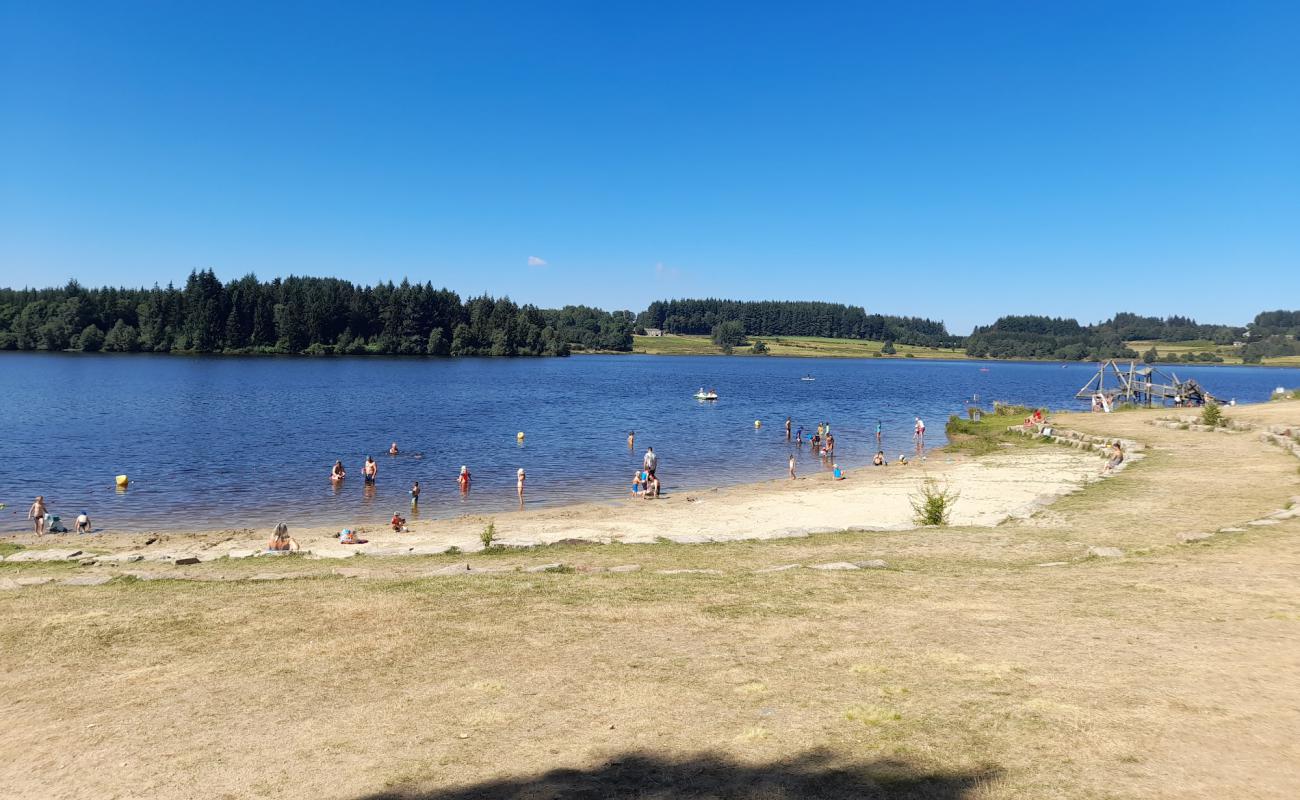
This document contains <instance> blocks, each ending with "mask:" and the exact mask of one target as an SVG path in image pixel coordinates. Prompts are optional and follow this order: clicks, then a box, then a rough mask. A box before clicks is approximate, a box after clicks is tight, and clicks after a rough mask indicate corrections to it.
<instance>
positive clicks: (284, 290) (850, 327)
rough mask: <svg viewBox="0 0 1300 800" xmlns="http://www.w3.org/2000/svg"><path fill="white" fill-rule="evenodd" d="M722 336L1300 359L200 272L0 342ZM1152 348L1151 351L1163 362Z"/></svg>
mask: <svg viewBox="0 0 1300 800" xmlns="http://www.w3.org/2000/svg"><path fill="white" fill-rule="evenodd" d="M647 328H657V329H660V330H662V331H664V332H666V333H678V334H698V335H709V336H712V337H713V340H714V342H715V343H716V344H718V345H719V346H720V347H722V348H723V350H724V351H728V352H729V351H731V350H732V349H733V348H734V347H737V346H739V345H740V344H741V343H743V342H744V341H745V339H746V337H762V336H767V337H771V336H825V337H832V338H843V339H870V340H875V341H884V342H886V345H887V349H886V350H885V351H884V352H886V353H888V352H890V351H892V350H893V344H895V343H897V344H909V345H918V346H928V347H942V348H962V347H964V348H965V350H966V353H967V354H968V355H970V356H972V357H976V358H1030V359H1056V360H1085V359H1086V360H1101V359H1107V358H1137V357H1139V356H1138V353H1136V352H1134V351H1133V350H1132V349H1130V348H1129V347H1128V346H1127V345H1126V344H1125V342H1128V341H1134V340H1142V341H1153V342H1160V341H1170V342H1172V341H1186V340H1208V341H1211V342H1214V343H1216V344H1224V345H1227V344H1233V343H1238V342H1241V343H1243V345H1242V347H1241V353H1242V357H1243V358H1244V359H1245V360H1246V361H1247V362H1258V361H1259V360H1261V359H1262V358H1268V357H1273V356H1283V355H1300V342H1297V338H1300V336H1298V335H1300V311H1280V310H1279V311H1267V312H1263V313H1260V314H1258V315H1257V316H1256V317H1255V319H1254V321H1253V322H1251V323H1250V324H1249V325H1248V326H1246V327H1244V328H1242V327H1234V326H1228V325H1203V324H1199V323H1197V322H1196V321H1195V320H1193V319H1191V318H1188V317H1181V316H1171V317H1163V318H1162V317H1143V316H1139V315H1137V314H1132V313H1128V312H1122V313H1118V314H1116V315H1114V316H1113V317H1112V318H1111V319H1108V320H1106V321H1104V322H1101V323H1097V324H1094V325H1086V326H1085V325H1081V324H1079V322H1078V321H1077V320H1074V319H1066V318H1057V317H1046V316H1032V315H1026V316H1005V317H1001V318H999V319H998V320H996V321H995V322H994V323H993V324H992V325H987V326H981V327H977V328H976V329H975V330H974V331H973V332H972V333H971V335H970V336H968V337H962V336H955V335H953V334H950V333H949V332H948V330H947V328H946V327H945V326H944V323H943V322H941V321H934V320H930V319H925V318H921V317H900V316H887V315H882V314H868V313H867V312H866V310H865V309H864V308H863V307H861V306H850V305H844V304H841V303H822V302H809V301H781V300H766V301H752V302H751V301H736V300H721V299H716V298H705V299H680V300H657V301H655V302H653V303H651V304H650V306H649V308H647V309H646V310H645V311H643V312H641V313H640V314H634V313H633V312H631V311H614V312H608V311H603V310H601V309H598V308H592V307H590V306H582V305H570V306H565V307H563V308H559V309H540V308H537V307H535V306H532V305H519V304H517V303H514V302H512V301H511V300H509V299H508V298H493V297H491V296H488V295H483V296H480V297H471V298H468V299H462V298H461V297H460V296H459V295H458V294H456V293H455V292H453V291H451V290H449V289H445V288H444V289H434V288H433V286H432V284H430V283H427V282H426V283H410V282H409V281H406V280H403V281H402V282H401V283H400V284H393V283H392V282H387V283H379V284H376V285H374V286H361V285H357V284H354V283H351V282H349V281H345V280H340V279H337V278H312V277H296V276H290V277H288V278H283V279H281V278H276V279H274V280H271V281H261V280H259V279H258V278H257V277H256V276H254V275H247V276H244V277H243V278H239V279H238V280H234V281H230V282H228V283H222V282H221V281H220V280H218V279H217V277H216V275H215V274H214V273H213V272H212V271H211V270H199V271H194V272H191V273H190V275H189V277H188V279H187V280H186V281H185V285H184V286H183V287H180V288H177V287H176V286H173V285H170V284H169V285H168V286H167V287H165V288H163V287H158V286H154V287H153V288H151V289H145V288H140V289H125V288H113V287H103V288H99V289H92V288H85V287H82V286H81V285H80V284H78V283H77V282H76V281H71V282H69V283H68V284H67V285H66V286H63V287H60V288H50V289H2V288H0V350H55V351H57V350H85V351H96V350H104V351H109V352H153V353H167V352H184V353H291V354H309V355H325V354H383V355H432V356H479V355H486V356H564V355H568V354H569V353H570V352H572V351H575V350H595V351H614V352H629V351H631V349H632V341H633V339H632V336H633V333H634V332H636V333H643V332H644V330H645V329H647ZM1154 349H1155V348H1152V349H1149V350H1147V352H1146V353H1145V354H1143V355H1144V356H1150V357H1151V358H1152V359H1154V358H1156V357H1158V355H1159V354H1158V352H1153V350H1154Z"/></svg>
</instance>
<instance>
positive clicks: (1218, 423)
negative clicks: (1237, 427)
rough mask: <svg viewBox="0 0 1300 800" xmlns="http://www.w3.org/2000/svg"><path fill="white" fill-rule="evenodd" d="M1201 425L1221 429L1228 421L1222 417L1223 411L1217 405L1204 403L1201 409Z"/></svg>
mask: <svg viewBox="0 0 1300 800" xmlns="http://www.w3.org/2000/svg"><path fill="white" fill-rule="evenodd" d="M1201 424H1202V425H1209V426H1210V427H1212V428H1221V427H1223V426H1225V425H1227V424H1228V419H1227V418H1226V417H1224V416H1223V409H1222V408H1220V407H1219V404H1218V403H1206V404H1205V407H1204V408H1202V409H1201Z"/></svg>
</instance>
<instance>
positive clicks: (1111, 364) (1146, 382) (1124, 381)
mask: <svg viewBox="0 0 1300 800" xmlns="http://www.w3.org/2000/svg"><path fill="white" fill-rule="evenodd" d="M1075 397H1077V398H1078V399H1080V400H1091V401H1092V409H1093V411H1110V410H1111V409H1112V408H1114V406H1115V405H1116V404H1121V405H1136V406H1146V407H1148V408H1150V407H1151V406H1154V405H1157V404H1159V405H1166V404H1168V403H1173V404H1174V405H1176V406H1200V405H1204V404H1205V403H1213V402H1218V400H1217V399H1216V398H1215V397H1214V396H1213V395H1211V394H1210V393H1209V392H1207V391H1206V390H1205V389H1204V388H1202V387H1201V385H1200V384H1199V383H1197V382H1196V380H1195V379H1194V378H1189V379H1187V380H1185V381H1184V380H1180V379H1179V378H1178V375H1177V373H1175V372H1173V371H1172V370H1171V371H1170V372H1169V374H1168V375H1166V374H1165V373H1163V372H1161V371H1160V370H1159V369H1157V368H1155V367H1153V366H1149V365H1148V366H1142V367H1139V366H1138V365H1137V362H1136V361H1130V362H1128V365H1127V367H1125V366H1124V365H1122V364H1120V362H1118V361H1116V360H1115V359H1111V360H1109V361H1106V362H1104V363H1102V364H1101V366H1100V367H1099V368H1098V369H1097V374H1096V375H1094V376H1092V379H1091V380H1089V381H1088V382H1087V383H1086V384H1084V386H1083V388H1082V389H1080V390H1079V391H1078V392H1077V393H1076V394H1075Z"/></svg>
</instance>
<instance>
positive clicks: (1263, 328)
mask: <svg viewBox="0 0 1300 800" xmlns="http://www.w3.org/2000/svg"><path fill="white" fill-rule="evenodd" d="M1245 339H1246V343H1245V346H1244V347H1242V348H1241V360H1242V361H1244V362H1246V363H1247V364H1258V363H1259V362H1260V360H1262V359H1265V358H1273V357H1276V356H1296V355H1300V311H1264V312H1262V313H1259V314H1256V315H1255V319H1254V320H1253V321H1252V322H1251V323H1250V324H1249V325H1247V326H1246V333H1245Z"/></svg>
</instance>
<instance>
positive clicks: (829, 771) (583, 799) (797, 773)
mask: <svg viewBox="0 0 1300 800" xmlns="http://www.w3.org/2000/svg"><path fill="white" fill-rule="evenodd" d="M997 775H998V771H997V770H996V769H986V770H980V771H975V772H970V773H943V772H926V771H923V770H918V769H915V768H913V767H911V766H910V765H908V764H907V763H906V762H901V761H868V762H846V761H843V760H842V759H836V758H834V757H832V756H831V755H830V754H828V753H826V752H823V751H819V750H813V751H809V752H806V753H803V754H800V755H797V756H793V757H791V758H789V759H784V760H782V761H779V762H770V763H761V764H742V763H738V762H735V761H730V760H728V759H726V758H724V757H722V756H719V755H712V754H701V755H697V756H694V757H689V758H684V759H667V758H659V757H656V756H651V755H646V754H643V753H626V754H624V755H622V756H619V757H616V758H614V759H612V760H610V761H608V762H606V763H605V764H603V765H601V766H599V767H595V768H592V769H585V770H582V769H555V770H551V771H550V772H545V773H540V774H537V775H527V776H521V777H517V778H503V779H500V780H493V781H485V782H483V783H479V784H474V785H471V786H462V787H459V788H452V789H423V788H419V787H409V788H398V789H390V790H387V791H383V792H378V793H375V794H370V795H366V796H364V797H361V798H358V800H568V798H578V800H597V799H598V798H644V800H669V798H701V799H703V798H727V799H728V800H732V799H734V800H749V798H752V799H753V800H849V798H853V800H875V799H876V798H881V799H883V798H889V799H890V800H902V799H903V798H907V800H962V798H973V797H974V796H975V790H976V789H978V788H979V787H981V786H982V785H985V784H987V783H988V782H990V781H993V780H994V779H996V777H997Z"/></svg>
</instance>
